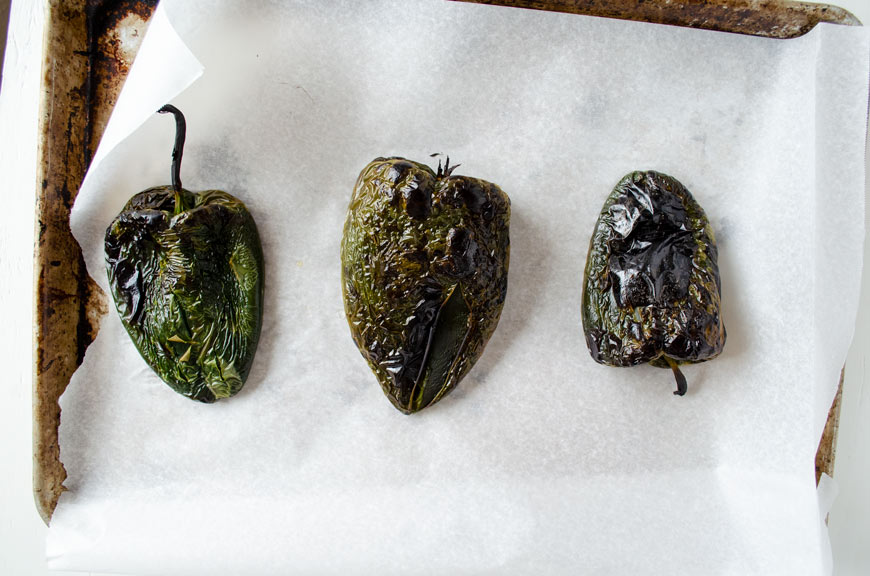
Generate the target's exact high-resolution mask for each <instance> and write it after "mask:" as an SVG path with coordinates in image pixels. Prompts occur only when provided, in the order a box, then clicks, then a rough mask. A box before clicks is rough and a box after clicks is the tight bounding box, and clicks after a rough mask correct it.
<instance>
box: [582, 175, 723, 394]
mask: <svg viewBox="0 0 870 576" xmlns="http://www.w3.org/2000/svg"><path fill="white" fill-rule="evenodd" d="M717 257H718V251H717V249H716V241H715V239H714V237H713V229H712V228H711V227H710V223H709V221H708V220H707V217H706V215H705V214H704V211H703V210H702V209H701V207H700V206H699V205H698V203H697V202H695V199H694V198H692V195H691V194H690V193H689V191H688V190H686V188H685V187H684V186H683V185H682V184H680V183H679V182H678V181H677V180H675V179H674V178H671V177H670V176H667V175H665V174H660V173H658V172H652V171H650V172H632V173H631V174H628V175H627V176H626V177H625V178H623V179H622V180H621V181H620V182H619V184H617V185H616V188H614V190H613V192H611V194H610V196H608V198H607V201H606V202H605V203H604V208H603V209H602V210H601V214H600V215H599V217H598V221H597V223H596V225H595V232H594V233H593V235H592V241H591V242H590V246H589V256H588V258H587V260H586V273H585V278H584V282H583V327H584V331H585V333H586V344H587V345H588V346H589V351H590V352H591V354H592V358H594V359H595V361H596V362H599V363H601V364H607V365H609V366H635V365H638V364H643V363H646V362H648V363H650V364H652V365H653V366H658V367H661V368H671V369H672V370H673V372H674V377H675V378H676V381H677V390H676V392H674V394H677V395H680V396H682V395H683V394H685V393H686V379H685V377H683V375H682V373H681V372H680V369H679V367H678V366H679V365H680V364H686V363H696V362H703V361H705V360H709V359H711V358H715V357H716V356H718V355H719V353H720V352H722V348H723V346H724V345H725V326H724V325H723V324H722V316H721V315H720V311H719V294H720V283H719V267H718V264H717Z"/></svg>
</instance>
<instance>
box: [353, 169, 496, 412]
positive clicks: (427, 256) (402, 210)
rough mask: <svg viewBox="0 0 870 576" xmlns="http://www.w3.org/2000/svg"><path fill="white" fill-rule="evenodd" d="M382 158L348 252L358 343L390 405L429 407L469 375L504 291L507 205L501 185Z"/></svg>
mask: <svg viewBox="0 0 870 576" xmlns="http://www.w3.org/2000/svg"><path fill="white" fill-rule="evenodd" d="M449 162H450V160H449V159H448V160H447V165H446V166H445V167H444V170H442V169H441V166H440V164H439V166H438V172H437V173H436V172H434V171H433V170H432V169H431V168H429V167H428V166H426V165H424V164H419V163H417V162H411V161H409V160H405V159H403V158H378V159H376V160H374V161H373V162H371V163H370V164H369V165H368V166H366V167H365V169H363V171H362V173H361V174H360V176H359V179H358V180H357V183H356V186H355V188H354V191H353V197H352V199H351V202H350V207H349V209H348V214H347V221H346V222H345V225H344V238H343V241H342V244H341V262H342V289H343V294H344V303H345V312H346V314H347V319H348V323H349V324H350V329H351V334H352V336H353V339H354V342H356V345H357V347H358V348H359V350H360V352H361V353H362V355H363V357H364V358H365V359H366V360H367V361H368V363H369V366H370V367H371V369H372V371H373V372H374V373H375V375H376V376H377V378H378V381H379V382H380V384H381V387H382V388H383V390H384V393H385V394H386V395H387V397H388V398H389V399H390V401H391V402H392V403H393V405H394V406H395V407H396V408H398V409H399V410H401V411H402V412H404V413H406V414H409V413H412V412H416V411H418V410H422V409H423V408H425V407H426V406H431V405H432V404H434V403H435V402H437V401H438V400H440V399H441V398H443V397H444V396H445V395H446V394H447V393H448V392H450V391H451V390H453V389H454V388H455V387H456V385H457V384H458V383H459V381H460V380H461V379H462V378H463V376H465V374H466V373H467V372H468V371H469V370H470V369H471V367H472V366H473V365H474V363H475V362H476V361H477V359H478V358H479V357H480V355H481V354H482V353H483V348H484V346H485V345H486V342H487V341H488V340H489V337H490V336H491V335H492V333H493V332H494V331H495V327H496V324H498V319H499V315H500V314H501V309H502V305H503V304H504V299H505V294H506V292H507V276H508V259H509V253H510V240H509V234H508V224H509V221H510V200H509V199H508V197H507V195H506V194H505V193H504V192H502V191H501V190H500V189H499V187H498V186H496V185H494V184H490V183H488V182H484V181H483V180H478V179H476V178H468V177H465V176H453V175H451V172H452V171H453V169H452V168H450V167H449Z"/></svg>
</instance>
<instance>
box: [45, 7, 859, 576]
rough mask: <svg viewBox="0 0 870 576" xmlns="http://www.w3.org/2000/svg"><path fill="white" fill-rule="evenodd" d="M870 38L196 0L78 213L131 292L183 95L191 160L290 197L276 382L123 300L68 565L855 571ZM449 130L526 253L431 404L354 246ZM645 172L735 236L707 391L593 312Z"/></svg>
mask: <svg viewBox="0 0 870 576" xmlns="http://www.w3.org/2000/svg"><path fill="white" fill-rule="evenodd" d="M164 10H165V12H166V14H168V15H169V18H168V19H167V18H165V17H164V15H163V11H164ZM170 21H171V25H170ZM173 26H174V27H175V30H177V32H178V35H179V36H180V40H179V39H178V38H176V37H175V31H173ZM182 42H183V44H184V45H186V46H187V47H189V49H190V51H191V53H192V56H191V55H190V54H187V53H186V52H185V49H184V48H183V47H182V46H181V43H182ZM167 47H169V48H167ZM161 50H162V52H163V53H162V54H161V52H160V51H161ZM868 55H870V39H868V34H867V32H866V31H865V30H864V29H860V28H843V27H829V26H820V27H819V28H817V29H816V30H814V31H813V32H812V33H810V34H809V35H807V36H805V37H803V38H800V39H796V40H790V41H775V40H764V39H757V38H749V37H741V36H734V35H726V34H719V33H711V32H703V31H693V30H683V29H676V28H668V27H660V26H654V25H647V24H637V23H627V22H619V21H611V20H603V19H592V18H584V17H577V16H570V15H561V14H553V13H544V12H533V11H524V10H518V9H509V8H498V7H488V6H476V5H466V4H458V3H457V4H454V3H450V2H442V1H439V0H414V1H408V0H402V1H401V2H399V1H389V0H377V1H371V2H365V3H361V2H352V1H346V2H342V1H332V2H321V1H317V2H314V1H309V2H306V1H296V2H281V3H269V2H264V3H248V2H246V3H244V4H243V5H242V4H241V3H236V2H205V1H204V0H202V1H199V0H198V1H195V2H191V1H186V2H180V1H172V0H163V1H162V2H161V5H160V7H159V9H158V12H157V15H155V18H154V22H153V24H152V25H151V29H150V30H149V32H148V35H147V37H146V40H145V42H144V43H143V46H142V52H141V54H140V56H139V59H138V60H137V62H136V64H135V65H134V68H133V71H132V73H131V77H130V80H129V81H128V86H127V87H125V90H124V93H123V95H122V99H121V101H120V102H119V104H118V108H117V109H116V113H115V114H114V115H113V117H112V120H111V124H110V129H109V131H108V132H107V133H110V134H114V136H113V137H112V144H117V145H116V146H114V147H112V148H111V149H109V148H106V149H105V150H104V149H103V148H104V146H101V149H100V152H99V158H100V160H99V162H97V163H96V164H95V166H94V167H93V168H92V170H91V172H90V173H89V174H88V177H87V181H86V184H85V186H84V188H83V189H82V191H81V193H80V194H79V196H78V200H77V202H76V205H75V208H74V211H73V219H72V227H73V231H74V234H75V236H76V238H77V239H78V241H79V242H80V243H81V245H82V248H83V251H84V255H85V259H86V262H87V265H88V270H89V272H90V274H91V275H92V276H93V277H94V278H95V279H96V280H97V281H98V282H99V283H100V284H101V286H103V288H104V289H106V288H107V286H106V275H105V270H104V263H103V248H102V242H103V234H104V231H105V228H106V226H107V225H108V224H109V222H110V221H111V220H112V218H113V217H114V216H115V215H116V214H117V212H118V211H119V210H120V209H121V207H122V206H123V204H124V203H125V202H126V200H127V199H128V198H129V197H130V196H132V195H133V194H135V193H136V192H138V191H141V190H143V189H145V188H147V187H149V186H152V185H157V184H163V183H168V182H169V159H170V151H171V147H172V138H173V130H174V126H173V123H172V121H171V119H169V118H167V117H164V116H158V115H156V114H153V111H154V110H156V108H157V107H158V106H159V104H162V103H163V102H164V101H168V100H172V101H173V102H174V103H175V104H176V105H177V106H178V107H180V108H181V109H182V110H183V111H184V112H185V114H186V115H187V124H188V136H187V147H186V152H185V160H184V165H183V167H182V179H183V181H184V183H185V186H186V187H187V188H189V189H192V190H204V189H208V188H220V189H223V190H226V191H228V192H230V193H232V194H235V195H236V196H238V197H239V198H241V199H242V200H243V201H244V202H245V203H246V204H247V205H248V207H249V208H250V210H251V212H252V214H253V215H254V217H255V219H256V221H257V224H258V227H259V230H260V233H261V236H262V240H263V245H264V250H265V259H266V264H267V288H266V303H265V305H266V316H265V321H264V326H263V334H262V341H261V345H260V349H259V351H258V353H257V357H256V360H255V366H254V369H253V371H252V373H251V376H250V378H249V380H248V383H247V385H246V387H245V388H244V390H243V391H242V392H241V393H240V394H239V395H238V396H236V397H234V398H231V399H229V400H227V401H222V402H219V403H217V404H215V405H202V404H198V403H195V402H192V401H189V400H187V399H185V398H183V397H181V396H178V395H177V394H175V393H174V392H172V390H170V389H169V387H167V386H166V385H165V384H163V383H162V382H161V381H160V380H159V379H158V378H157V377H156V376H155V375H154V374H153V373H152V372H151V371H150V369H149V368H148V367H147V366H146V364H145V362H144V361H143V360H142V359H141V358H140V357H139V355H138V354H137V352H136V350H135V349H134V347H133V345H132V343H131V342H130V340H129V338H128V337H127V335H126V334H125V333H124V330H123V328H122V326H121V324H120V321H119V320H118V317H117V314H116V313H114V311H113V312H112V313H110V314H109V315H108V316H107V317H106V318H105V319H104V320H103V322H102V325H101V329H100V333H99V336H98V338H97V340H96V341H95V342H94V343H93V345H92V346H91V347H90V348H89V349H88V352H87V355H86V357H85V361H84V364H83V365H82V367H81V368H80V369H79V371H78V372H77V373H76V374H75V376H74V378H73V381H72V382H71V384H70V387H69V389H68V390H67V392H66V393H65V394H64V396H63V398H62V408H63V418H62V424H61V457H62V460H63V462H64V464H65V465H66V468H67V470H68V472H69V479H68V480H67V483H66V485H67V487H68V488H69V491H68V492H66V493H64V494H63V496H62V497H61V500H60V503H59V505H58V508H57V510H56V512H55V515H54V519H53V521H52V525H51V530H50V532H49V540H48V557H49V565H50V566H51V567H52V568H56V569H78V570H91V571H119V572H130V573H136V574H170V573H171V574H209V575H215V574H286V573H297V574H356V573H359V574H523V573H526V574H529V573H535V574H544V573H546V574H562V573H565V574H578V573H588V574H741V575H746V574H765V575H770V574H783V575H789V576H794V575H798V574H819V573H822V572H823V570H824V568H823V558H824V553H825V552H826V550H825V549H824V546H826V544H825V545H824V546H823V544H822V542H823V539H822V538H820V536H821V533H820V529H819V526H820V522H819V507H818V503H817V499H816V493H815V486H814V478H813V455H814V453H815V450H816V446H817V444H818V440H819V437H820V435H821V430H822V426H823V424H824V420H825V415H826V414H827V409H828V407H829V406H830V403H831V399H832V398H833V394H834V391H835V390H836V385H837V379H838V374H839V369H840V367H841V366H842V363H843V359H844V358H845V354H846V350H847V347H848V343H849V341H850V339H851V334H852V327H853V322H854V314H855V310H856V307H857V297H858V282H859V278H860V267H861V261H862V239H863V225H864V218H863V215H864V214H863V208H864V196H863V191H864V173H863V161H864V134H865V126H866V124H865V121H866V111H867V91H868V86H867V84H868V82H867V78H868V70H870V65H868ZM197 60H198V61H200V62H202V64H203V66H204V69H205V72H204V74H203V75H202V77H201V78H199V80H197V81H196V82H194V83H193V84H192V85H190V87H189V88H187V89H186V90H185V88H186V87H187V86H188V85H189V84H190V83H191V82H193V81H194V79H195V78H196V77H197V76H198V74H199V73H200V69H199V67H198V65H197V64H196V61H197ZM143 63H146V64H147V65H146V64H143ZM168 78H171V81H169V82H167V79H168ZM134 87H135V90H136V96H135V97H133V96H130V92H131V90H133V88H134ZM143 121H144V124H142V122H143ZM116 124H117V125H119V126H120V125H124V126H125V128H124V129H123V130H121V129H117V131H115V130H116V129H115V128H112V127H113V126H115V125H116ZM139 124H142V125H141V127H139V128H138V129H135V130H134V128H136V126H138V125H139ZM130 130H134V131H133V132H132V134H131V135H130V136H129V137H127V138H126V139H124V138H123V136H124V135H125V133H126V132H129V131H130ZM436 152H440V153H444V154H449V155H450V158H451V161H452V162H453V163H461V165H462V166H461V168H459V169H458V170H457V173H461V174H467V175H472V176H475V177H478V178H483V179H486V180H490V181H492V182H496V183H498V184H499V185H500V186H501V187H502V188H503V189H504V190H505V191H506V192H507V193H508V194H509V195H510V197H511V200H512V220H511V230H510V234H511V244H512V247H511V267H510V281H509V288H508V296H507V301H506V304H505V307H504V312H503V314H502V318H501V322H500V324H499V327H498V330H497V331H496V333H495V335H494V336H493V338H492V340H491V341H490V343H489V345H488V347H487V349H486V352H485V353H484V355H483V357H482V358H481V360H480V361H479V362H478V363H477V365H476V366H475V367H474V369H473V370H472V372H471V373H470V374H469V376H468V377H467V378H466V379H465V380H464V381H463V382H462V384H461V385H460V387H459V388H458V389H457V390H456V391H455V392H454V393H453V394H451V395H450V396H449V397H447V398H446V399H445V400H443V401H442V402H440V403H439V404H438V405H436V406H434V407H432V408H429V409H427V410H425V411H424V412H422V413H420V414H417V415H413V416H404V415H402V414H400V413H399V412H397V411H396V410H395V409H394V408H393V407H392V406H391V405H390V403H389V402H388V401H387V399H386V398H385V397H384V396H383V394H382V392H381V390H380V388H379V386H378V385H377V382H376V380H375V378H374V376H373V375H372V374H371V373H370V372H369V369H368V367H367V366H366V364H365V362H364V360H363V359H362V357H361V356H360V354H359V353H358V351H357V350H356V348H355V346H354V344H353V342H352V341H351V338H350V334H349V329H348V327H347V325H346V321H345V319H344V313H343V308H342V298H341V290H340V282H339V278H340V262H339V243H340V240H341V232H342V225H343V222H344V218H345V211H346V207H347V203H348V200H349V198H350V194H351V190H352V187H353V184H354V182H355V179H356V177H357V175H358V173H359V171H360V170H361V169H362V168H363V167H364V166H365V165H366V163H368V162H369V161H370V160H372V159H373V158H375V157H377V156H388V155H401V156H405V157H408V158H411V159H416V160H427V158H428V155H429V154H432V153H436ZM635 169H656V170H659V171H662V172H666V173H668V174H671V175H673V176H674V177H676V178H678V179H679V180H680V181H682V182H683V183H684V184H685V185H686V186H687V187H688V188H689V189H690V190H691V191H692V192H693V193H694V195H695V198H696V199H697V200H698V201H699V202H700V204H701V205H702V206H703V207H704V208H705V210H706V212H707V214H708V216H709V217H710V220H711V222H712V225H713V227H714V230H715V232H716V236H717V240H718V243H719V249H720V269H721V277H722V302H723V304H722V306H723V314H724V319H725V324H726V327H727V330H728V341H727V344H726V346H725V351H724V353H723V354H722V356H721V357H719V358H718V359H716V360H714V361H711V362H708V363H704V364H700V365H695V366H688V367H686V368H685V370H684V373H685V374H686V376H687V378H688V380H689V393H688V394H687V395H686V396H685V397H683V398H677V397H674V396H673V395H672V394H671V391H672V389H673V387H674V384H673V378H672V376H671V374H670V373H669V371H665V370H660V369H656V368H652V367H648V366H644V367H637V368H632V369H616V368H608V367H605V366H600V365H597V364H596V363H595V362H593V361H592V359H591V358H590V356H589V353H588V351H587V349H586V345H585V342H584V338H583V332H582V325H581V320H580V297H581V279H582V274H583V268H584V265H585V258H586V252H587V249H588V242H589V238H590V234H591V232H592V227H593V224H594V221H595V219H596V217H597V215H598V213H599V211H600V208H601V205H602V203H603V202H604V199H605V198H606V196H607V194H608V193H609V191H610V190H611V189H612V187H613V186H614V185H615V184H616V182H617V181H618V180H619V179H620V178H621V177H622V176H623V175H624V174H626V173H627V172H629V171H631V170H635Z"/></svg>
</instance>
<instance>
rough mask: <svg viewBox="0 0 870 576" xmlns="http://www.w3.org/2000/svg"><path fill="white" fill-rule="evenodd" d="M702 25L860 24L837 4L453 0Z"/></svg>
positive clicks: (743, 30)
mask: <svg viewBox="0 0 870 576" xmlns="http://www.w3.org/2000/svg"><path fill="white" fill-rule="evenodd" d="M454 1H459V2H474V3H476V4H497V5H501V6H514V7H517V8H531V9H534V10H548V11H552V12H568V13H571V14H585V15H587V16H601V17H604V18H618V19H620V20H634V21H637V22H650V23H653V24H669V25H672V26H682V27H687V28H702V29H705V30H717V31H720V32H733V33H736V34H748V35H751V36H764V37H767V38H796V37H798V36H802V35H804V34H806V33H807V32H809V31H810V30H812V29H813V28H814V27H815V25H816V24H818V23H820V22H829V23H832V24H843V25H847V26H860V25H861V22H860V21H859V20H858V19H857V18H855V16H853V15H852V14H851V13H850V12H848V11H847V10H844V9H842V8H838V7H837V6H830V5H827V4H815V3H810V2H792V1H790V0H454Z"/></svg>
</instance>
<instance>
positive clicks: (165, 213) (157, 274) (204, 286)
mask: <svg viewBox="0 0 870 576" xmlns="http://www.w3.org/2000/svg"><path fill="white" fill-rule="evenodd" d="M176 202H177V205H176ZM105 249H106V264H107V268H108V274H109V286H110V287H111V291H112V296H113V297H114V300H115V304H116V307H117V309H118V313H119V314H120V316H121V321H122V323H123V324H124V327H125V328H126V329H127V332H128V334H130V337H131V338H132V339H133V343H134V344H135V345H136V348H137V349H138V350H139V352H140V353H141V354H142V357H143V358H144V359H145V360H146V362H148V364H149V365H150V366H151V368H152V369H153V370H154V371H155V372H156V373H157V375H159V376H160V377H161V378H162V379H163V381H164V382H166V383H167V384H169V386H170V387H172V389H173V390H175V391H176V392H178V393H179V394H183V395H184V396H187V397H189V398H192V399H194V400H199V401H200V402H214V401H215V400H219V399H221V398H227V397H229V396H232V395H234V394H235V393H237V392H238V391H239V390H241V388H242V386H243V384H244V382H245V380H246V379H247V377H248V372H249V371H250V369H251V365H252V363H253V360H254V353H255V351H256V349H257V343H258V341H259V338H260V327H261V325H262V321H263V290H264V283H263V278H264V269H263V251H262V248H261V245H260V236H259V234H258V232H257V227H256V224H255V223H254V219H253V217H252V216H251V214H250V212H248V210H247V208H246V207H245V205H244V204H243V203H242V202H241V201H239V200H238V199H236V198H234V197H233V196H231V195H229V194H227V193H226V192H221V191H220V190H208V191H205V192H200V193H198V194H197V193H192V192H189V191H187V190H184V189H182V190H181V191H180V193H179V194H178V195H177V200H176V193H175V191H174V190H173V189H172V187H170V186H162V187H155V188H150V189H148V190H145V191H144V192H141V193H139V194H137V195H135V196H133V198H132V199H131V200H130V201H129V202H128V203H127V205H126V206H125V207H124V209H123V210H122V211H121V213H120V214H119V215H118V217H117V218H115V220H114V221H113V222H112V224H111V225H110V226H109V228H108V230H107V231H106V240H105Z"/></svg>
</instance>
